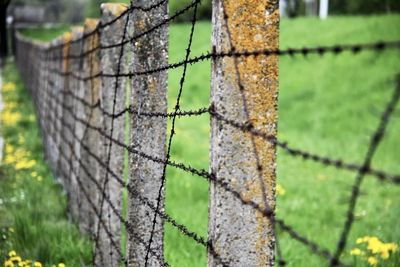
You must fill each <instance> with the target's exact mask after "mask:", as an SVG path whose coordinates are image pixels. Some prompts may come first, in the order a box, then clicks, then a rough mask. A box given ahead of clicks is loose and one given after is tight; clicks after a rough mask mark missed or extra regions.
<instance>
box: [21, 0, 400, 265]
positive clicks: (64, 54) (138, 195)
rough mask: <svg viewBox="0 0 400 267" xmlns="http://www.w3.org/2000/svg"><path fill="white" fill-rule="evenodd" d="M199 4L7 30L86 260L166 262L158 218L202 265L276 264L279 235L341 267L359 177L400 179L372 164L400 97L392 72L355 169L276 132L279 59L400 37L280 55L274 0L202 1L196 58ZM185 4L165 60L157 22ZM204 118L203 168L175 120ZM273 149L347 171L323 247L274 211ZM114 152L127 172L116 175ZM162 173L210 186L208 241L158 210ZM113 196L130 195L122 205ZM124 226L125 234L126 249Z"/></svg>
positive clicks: (377, 46) (152, 5)
mask: <svg viewBox="0 0 400 267" xmlns="http://www.w3.org/2000/svg"><path fill="white" fill-rule="evenodd" d="M200 4H201V1H200V0H194V1H192V2H191V3H190V4H189V5H187V6H184V7H182V9H180V10H178V11H177V12H176V13H175V14H172V15H168V1H167V0H161V1H160V0H157V1H156V0H151V1H137V3H136V4H133V3H131V5H130V6H122V5H118V4H103V5H102V7H101V9H102V16H101V19H100V21H97V20H94V19H88V20H87V21H86V22H85V25H84V27H83V28H80V27H76V28H74V29H73V30H72V31H71V32H70V33H67V34H65V35H64V36H63V37H60V38H57V39H55V40H54V41H53V42H51V43H40V42H36V41H32V40H29V39H27V38H25V37H23V36H22V35H18V36H17V39H16V49H17V53H16V57H17V65H18V67H19V69H20V71H21V73H22V77H23V79H24V81H25V83H26V85H27V87H28V89H29V90H30V92H31V95H32V97H33V101H34V104H35V107H36V110H37V114H38V118H39V123H40V128H41V133H42V137H43V143H44V145H45V154H46V158H47V160H48V162H49V165H50V167H51V169H52V171H53V173H54V174H55V176H56V177H57V178H58V179H59V181H60V182H61V183H62V185H63V186H64V189H65V191H66V192H67V194H68V199H69V202H68V203H69V210H70V214H71V216H72V217H73V218H74V219H75V220H76V221H77V222H78V224H79V226H80V229H81V230H82V231H83V232H86V233H89V234H91V235H92V236H93V240H94V244H95V246H94V254H93V255H94V256H93V265H94V266H120V265H121V264H122V265H125V266H169V264H168V262H166V260H165V259H164V248H163V242H164V241H163V237H164V223H169V224H171V225H172V226H173V227H175V228H177V229H178V230H179V231H180V232H181V233H182V234H183V235H185V236H187V237H189V238H191V239H192V240H193V241H194V242H196V243H198V244H200V245H201V246H203V247H205V248H206V249H207V251H208V258H209V259H208V261H209V266H273V265H274V264H275V263H276V264H277V265H279V266H284V265H285V264H286V261H285V259H284V255H282V252H281V249H280V246H279V245H280V243H279V239H278V238H279V236H278V235H277V234H276V231H277V229H279V230H280V231H283V232H286V233H287V234H288V235H289V236H290V237H291V238H292V239H293V240H296V241H297V242H300V243H301V244H302V245H304V246H305V247H307V248H308V249H309V250H310V251H311V252H312V253H313V254H316V255H318V256H320V257H322V258H324V259H326V262H327V263H328V264H329V266H351V264H349V263H345V262H343V261H341V256H342V254H343V250H344V248H345V247H346V243H347V240H348V236H349V232H350V229H351V227H352V224H353V221H354V211H355V206H356V203H357V199H358V196H359V194H360V186H361V184H362V182H363V180H364V178H365V176H366V175H370V176H374V177H376V178H377V179H379V180H381V181H386V182H389V183H393V184H397V185H398V184H400V175H397V174H390V173H387V172H385V171H382V170H378V169H374V168H372V167H371V162H372V159H373V156H374V154H375V151H376V149H377V148H378V146H379V144H380V143H381V141H382V140H383V138H384V135H385V130H386V127H387V125H388V123H389V121H390V118H391V116H392V113H393V111H394V109H395V107H396V104H397V103H398V101H399V98H400V78H398V79H397V86H396V89H395V91H394V93H393V96H392V97H391V100H390V101H389V103H388V104H387V106H386V108H385V110H384V112H383V113H382V115H381V119H380V123H379V125H378V127H377V128H376V131H375V132H374V133H373V134H372V135H371V138H370V144H369V147H368V151H367V153H366V155H365V157H364V161H363V162H362V163H361V164H355V163H349V162H345V161H343V160H341V159H334V158H330V157H325V156H321V155H317V154H313V153H310V152H308V151H302V150H299V149H296V148H294V147H292V146H291V145H289V144H288V143H287V142H284V141H282V140H278V139H277V138H276V136H277V134H276V123H277V84H278V75H277V72H278V71H277V68H278V58H279V57H282V56H290V57H294V56H296V55H298V56H307V55H310V54H317V55H321V56H323V55H325V54H333V55H339V54H341V53H344V52H349V53H353V54H358V53H361V52H362V51H365V50H370V51H376V52H377V53H378V52H380V51H382V50H386V49H399V48H400V41H393V42H377V43H367V44H353V45H334V46H320V47H305V48H299V49H286V50H280V49H279V47H278V37H279V13H278V8H277V3H275V2H267V3H258V1H238V0H235V1H232V0H223V1H215V3H214V6H213V8H214V10H213V47H212V51H211V52H209V53H206V54H203V55H197V56H193V55H192V51H191V50H192V42H193V36H194V35H195V29H196V23H197V8H198V6H199V5H200ZM186 12H192V14H193V16H192V20H191V27H190V34H189V37H188V43H187V47H186V51H185V52H186V53H185V58H184V59H182V61H180V62H176V63H172V64H171V63H168V25H169V23H170V22H173V21H174V20H175V19H176V18H178V17H179V16H181V15H182V14H184V13H186ZM266 21H267V22H268V23H266ZM244 22H245V23H244ZM204 60H211V61H212V89H211V90H212V93H211V103H210V105H209V106H207V107H204V108H201V109H197V110H182V109H181V107H180V102H181V95H182V92H183V90H184V85H185V80H186V76H187V68H188V66H189V65H192V64H196V63H198V62H201V61H204ZM177 68H182V75H181V79H180V83H179V90H178V96H177V98H176V101H175V103H173V105H174V109H173V111H172V112H167V110H168V109H167V78H168V71H170V70H172V69H177ZM128 90H130V91H128ZM127 101H128V102H129V104H126V103H127ZM204 115H208V116H209V117H210V119H211V151H210V166H211V167H210V170H205V169H197V168H194V167H192V166H190V165H188V164H186V163H184V162H175V161H173V160H172V159H171V145H172V142H173V139H174V136H175V133H176V132H175V123H176V121H177V120H178V119H179V118H182V117H193V116H204ZM126 118H129V123H127V122H126ZM168 120H170V122H171V127H170V132H169V133H168V134H167V121H168ZM126 132H129V138H126V136H125V135H126ZM277 148H279V149H282V150H283V151H284V152H286V153H287V154H289V155H291V156H293V157H299V158H302V159H304V160H308V161H314V162H317V163H320V164H322V165H325V166H333V167H335V168H337V169H344V170H350V171H353V172H354V173H356V178H355V181H354V184H353V187H352V192H351V197H350V200H349V203H348V210H347V214H346V218H345V223H344V225H343V228H342V231H341V234H340V237H339V240H338V242H337V245H336V249H335V250H334V251H333V252H331V251H329V250H328V249H326V248H324V247H322V246H321V245H319V244H317V243H316V242H314V241H313V240H310V239H308V238H307V237H306V236H305V235H303V234H301V233H299V232H298V231H296V230H295V226H291V225H288V224H287V223H286V222H285V220H284V219H283V218H277V217H276V216H275V168H276V163H275V162H276V149H277ZM125 153H128V155H129V164H128V165H129V166H128V167H129V179H128V180H125V179H124V175H123V171H124V166H125V163H124V159H125V158H124V157H125V156H124V155H125ZM167 167H172V168H175V169H179V170H182V171H184V172H186V173H189V174H192V175H193V176H194V177H199V178H203V179H205V180H206V181H208V182H209V183H210V214H209V220H210V223H209V235H208V238H205V237H203V236H201V235H199V234H198V233H196V232H194V231H192V230H190V229H189V228H188V227H187V226H185V225H183V224H181V223H179V222H178V221H177V220H176V219H174V218H173V217H172V216H171V215H170V214H168V213H167V212H166V211H165V208H164V198H165V197H164V189H165V185H166V179H167V175H166V169H167ZM193 179H195V178H193ZM123 190H126V191H127V192H128V200H127V202H128V208H127V211H125V210H123V205H122V202H123ZM243 214H246V215H243ZM122 229H125V231H126V234H127V237H126V250H125V251H123V247H122V246H121V238H122V236H121V233H122V231H123V230H122Z"/></svg>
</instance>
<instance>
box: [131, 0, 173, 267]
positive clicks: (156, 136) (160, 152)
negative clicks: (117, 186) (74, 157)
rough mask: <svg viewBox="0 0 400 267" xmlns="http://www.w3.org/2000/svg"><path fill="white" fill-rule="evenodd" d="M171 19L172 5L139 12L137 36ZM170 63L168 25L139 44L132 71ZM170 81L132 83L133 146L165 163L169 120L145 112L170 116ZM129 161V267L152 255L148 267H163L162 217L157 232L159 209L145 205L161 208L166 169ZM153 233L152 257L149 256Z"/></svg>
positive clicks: (159, 76) (146, 78) (163, 75)
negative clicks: (161, 187)
mask: <svg viewBox="0 0 400 267" xmlns="http://www.w3.org/2000/svg"><path fill="white" fill-rule="evenodd" d="M136 2H137V5H139V6H149V5H153V4H155V3H158V2H159V1H158V0H151V1H149V0H146V1H145V0H140V1H136ZM167 16H168V2H166V3H165V4H163V5H162V6H161V7H159V8H156V9H153V10H151V11H146V12H144V11H141V10H135V12H133V14H132V20H133V21H132V27H133V35H137V34H140V33H141V32H144V31H146V30H148V29H149V28H151V27H152V26H154V25H157V24H158V23H160V22H161V21H163V20H165V19H166V18H167ZM167 64H168V24H165V25H164V26H162V27H160V28H159V29H157V30H156V31H153V32H151V33H149V34H146V35H145V36H142V37H141V38H139V39H138V40H135V42H134V48H133V59H132V67H131V69H132V71H133V72H140V71H146V70H149V69H154V68H158V67H160V66H165V65H167ZM167 79H168V72H167V71H162V72H157V73H153V74H149V75H141V76H135V77H133V78H132V94H131V95H132V97H131V104H132V106H133V107H134V110H135V112H134V113H133V114H132V115H131V118H130V122H131V128H130V129H131V132H130V144H131V146H132V147H133V148H134V149H136V150H137V151H141V152H143V153H145V154H147V155H152V156H156V157H159V158H162V159H164V158H165V137H166V128H167V119H166V118H162V117H144V116H143V115H140V113H149V112H160V113H166V112H167ZM129 157H130V167H129V170H130V172H129V173H130V177H129V188H132V189H133V190H134V191H135V192H134V193H132V192H130V193H128V205H129V206H128V220H129V222H130V223H131V224H132V229H131V230H132V232H131V233H129V231H128V233H127V234H128V243H127V255H128V256H127V259H128V266H135V267H136V266H144V265H143V264H144V262H145V261H146V254H147V264H148V265H147V266H160V261H159V260H160V259H163V237H164V227H163V221H162V220H161V219H160V217H159V216H158V217H157V218H156V223H155V225H154V231H153V218H154V210H152V209H151V208H150V206H149V205H147V204H145V203H143V201H144V200H147V201H148V202H149V204H150V205H151V206H152V207H153V209H154V208H155V207H156V206H157V200H158V194H159V189H160V186H161V176H162V173H163V166H162V164H157V163H155V162H153V161H151V160H148V159H145V158H143V157H142V156H140V155H137V154H134V153H131V154H130V155H129ZM159 210H164V192H161V200H160V206H159ZM152 231H153V236H152V240H151V251H152V253H147V250H148V247H147V246H148V243H149V240H150V236H151V233H152ZM138 237H139V238H140V239H141V240H140V239H139V238H138ZM157 258H158V259H157Z"/></svg>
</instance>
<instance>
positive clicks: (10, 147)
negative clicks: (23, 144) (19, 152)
mask: <svg viewBox="0 0 400 267" xmlns="http://www.w3.org/2000/svg"><path fill="white" fill-rule="evenodd" d="M13 152H14V147H13V146H12V145H10V144H6V153H7V154H11V153H13Z"/></svg>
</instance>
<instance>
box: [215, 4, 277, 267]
mask: <svg viewBox="0 0 400 267" xmlns="http://www.w3.org/2000/svg"><path fill="white" fill-rule="evenodd" d="M278 36H279V10H278V6H277V4H274V3H270V2H267V1H259V0H214V1H213V47H214V50H215V52H217V53H218V52H230V51H236V52H241V51H255V50H263V49H271V50H274V49H277V48H278ZM211 84H212V85H211V87H212V92H211V102H212V106H213V109H214V112H216V113H219V114H222V115H223V116H224V117H226V118H228V119H230V120H234V121H237V122H238V123H241V124H243V125H251V126H252V127H253V129H255V130H257V131H262V132H264V133H266V134H267V135H271V136H276V131H277V129H276V126H277V93H278V58H277V56H272V55H270V56H266V55H260V56H257V57H254V56H250V57H224V58H217V59H215V60H214V61H213V64H212V83H211ZM211 127H212V129H211V152H210V154H211V158H210V166H211V172H212V173H213V175H214V176H215V178H216V179H217V180H218V182H217V183H215V182H213V183H212V184H211V186H210V208H209V210H210V219H209V239H210V241H211V242H212V247H213V250H211V249H209V260H208V266H221V261H220V260H223V262H224V263H226V264H228V265H229V266H273V265H274V251H275V234H274V227H273V225H272V221H271V220H270V218H267V216H265V215H264V213H262V212H261V211H259V210H257V209H255V208H254V207H252V206H251V205H244V204H243V202H246V203H249V202H254V203H257V204H258V205H259V207H261V208H262V209H263V210H268V211H271V210H272V211H273V210H274V208H275V194H274V192H275V168H276V149H275V146H274V145H273V144H271V143H270V142H268V141H266V140H265V139H263V138H261V137H259V136H254V135H251V133H249V132H246V131H243V129H238V128H237V127H234V126H232V125H230V124H228V123H226V122H224V121H221V120H220V119H218V118H217V117H216V116H212V123H211ZM220 184H226V185H227V186H229V188H230V189H233V190H234V191H237V192H238V193H239V194H240V198H241V199H242V200H243V201H241V200H240V199H239V198H238V197H237V196H234V195H233V194H232V193H230V192H227V191H226V190H225V189H224V188H223V187H222V186H221V185H220ZM216 254H217V255H218V257H215V255H216ZM218 258H219V259H218Z"/></svg>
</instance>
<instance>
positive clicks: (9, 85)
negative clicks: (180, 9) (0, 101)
mask: <svg viewBox="0 0 400 267" xmlns="http://www.w3.org/2000/svg"><path fill="white" fill-rule="evenodd" d="M15 88H16V85H15V83H11V82H9V83H5V84H4V85H3V92H12V91H14V90H15Z"/></svg>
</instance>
